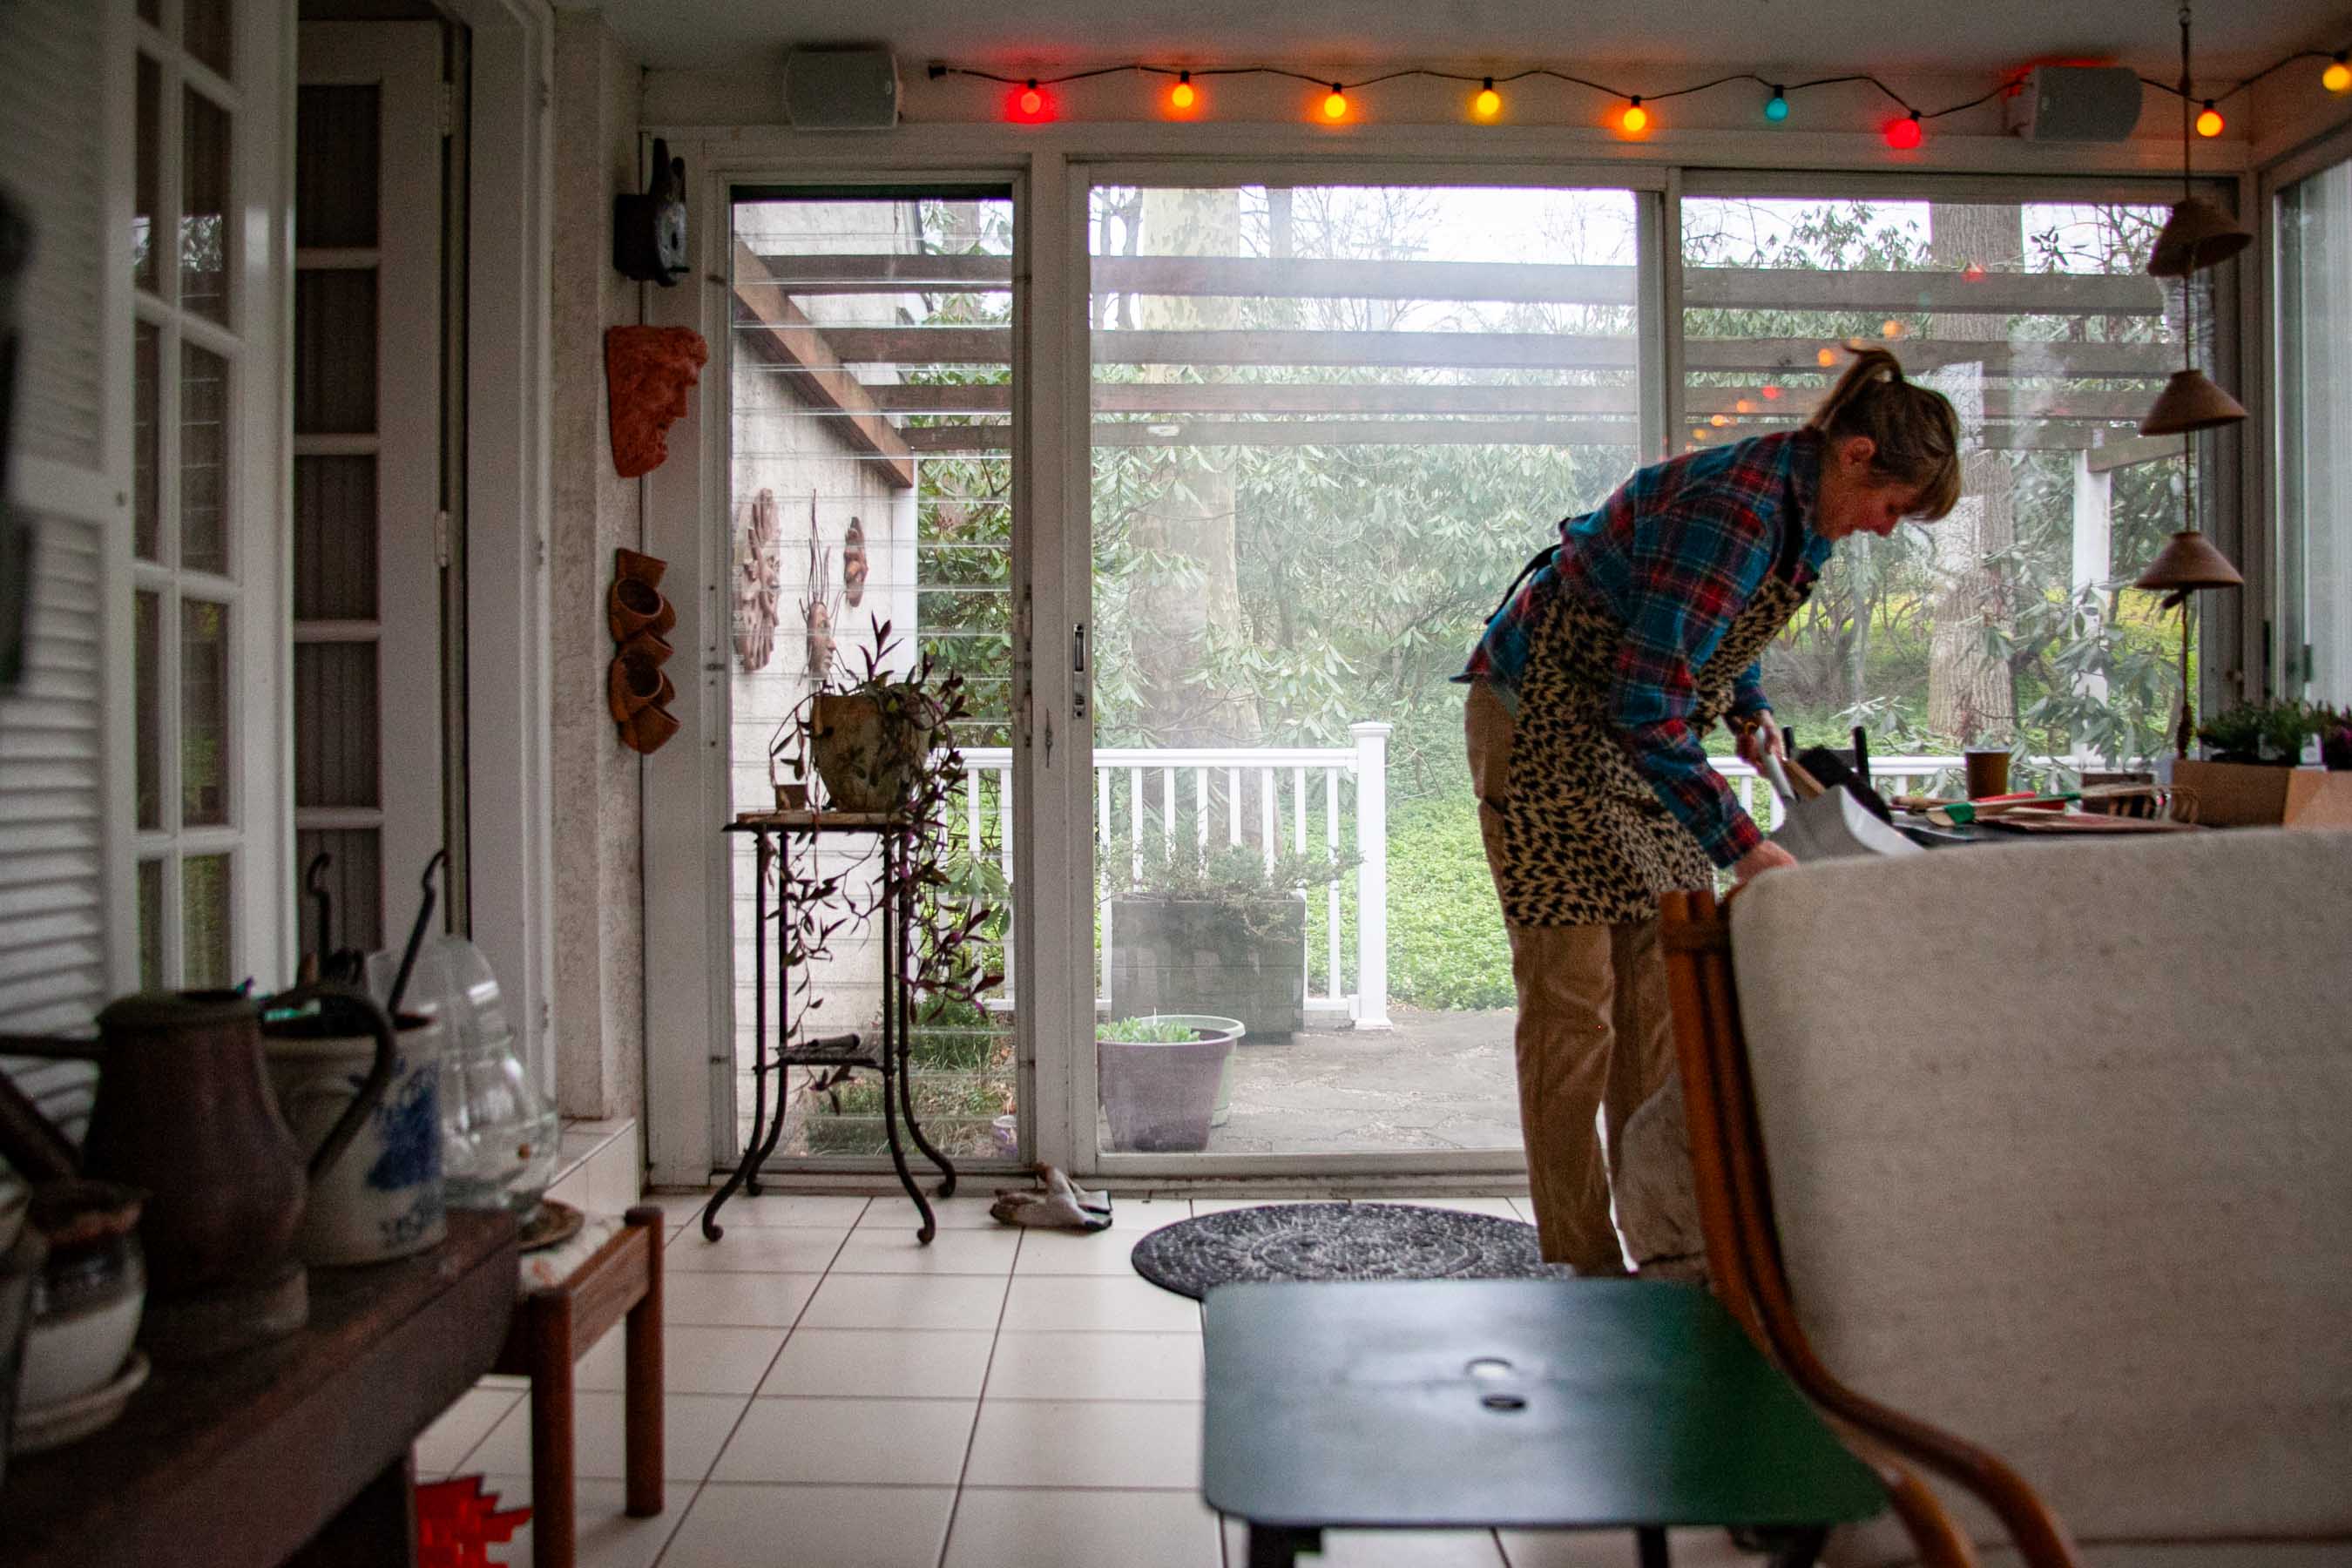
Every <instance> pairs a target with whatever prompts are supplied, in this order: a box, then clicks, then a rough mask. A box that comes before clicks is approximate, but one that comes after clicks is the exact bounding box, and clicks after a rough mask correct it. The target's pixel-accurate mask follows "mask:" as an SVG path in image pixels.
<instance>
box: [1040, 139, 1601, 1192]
mask: <svg viewBox="0 0 2352 1568" xmlns="http://www.w3.org/2000/svg"><path fill="white" fill-rule="evenodd" d="M1644 199H1645V198H1641V197H1638V196H1637V195H1635V194H1634V193H1632V192H1629V191H1623V190H1587V189H1575V190H1567V189H1497V188H1468V187H1459V186H1436V185H1423V184H1403V183H1400V184H1274V183H1257V182H1252V181H1245V180H1244V181H1234V182H1232V183H1217V184H1164V183H1152V182H1150V181H1139V182H1136V183H1113V182H1108V181H1106V182H1102V183H1097V184H1095V185H1094V186H1093V188H1092V190H1091V193H1090V199H1089V202H1088V206H1087V230H1088V233H1087V238H1088V246H1087V253H1088V258H1089V263H1090V274H1091V275H1090V278H1089V280H1088V281H1089V289H1090V298H1089V302H1088V323H1087V331H1088V336H1089V339H1090V342H1091V353H1090V358H1091V361H1092V365H1093V377H1092V386H1091V392H1090V397H1089V404H1090V409H1091V415H1090V429H1089V431H1088V434H1087V440H1088V443H1089V447H1090V451H1091V478H1092V496H1091V506H1090V518H1091V544H1092V554H1093V619H1092V626H1093V647H1092V649H1091V652H1090V655H1089V656H1088V663H1087V679H1090V681H1091V695H1092V702H1093V721H1094V744H1095V750H1094V781H1093V791H1092V795H1091V806H1092V820H1091V821H1090V822H1089V823H1088V824H1087V826H1086V828H1085V831H1087V832H1088V833H1089V834H1090V836H1091V837H1092V839H1093V848H1094V863H1095V868H1096V878H1097V886H1096V889H1095V893H1096V900H1095V909H1096V919H1095V951H1094V952H1093V954H1092V959H1093V971H1094V974H1095V977H1096V986H1095V993H1094V1000H1095V1014H1096V1018H1097V1026H1096V1030H1095V1033H1096V1035H1097V1041H1096V1043H1095V1044H1094V1046H1093V1049H1092V1056H1093V1066H1094V1068H1095V1069H1096V1079H1097V1091H1098V1092H1097V1097H1096V1098H1097V1103H1098V1105H1099V1108H1100V1113H1099V1116H1098V1118H1097V1126H1096V1127H1095V1128H1094V1129H1093V1130H1092V1136H1091V1137H1088V1136H1087V1131H1086V1130H1084V1129H1081V1140H1080V1141H1081V1142H1082V1144H1085V1145H1088V1146H1091V1147H1093V1148H1095V1149H1096V1150H1097V1152H1099V1154H1100V1155H1101V1156H1102V1157H1103V1158H1104V1159H1105V1161H1106V1163H1107V1164H1110V1165H1116V1164H1118V1163H1120V1162H1126V1163H1129V1165H1132V1164H1133V1163H1135V1162H1136V1161H1138V1160H1141V1159H1146V1158H1150V1157H1155V1156H1156V1157H1166V1156H1171V1155H1174V1156H1184V1155H1194V1156H1207V1157H1210V1158H1216V1157H1228V1160H1229V1161H1230V1158H1231V1157H1236V1156H1239V1157H1248V1156H1257V1157H1260V1158H1259V1160H1258V1161H1257V1162H1255V1163H1257V1164H1258V1165H1260V1166H1261V1167H1262V1166H1263V1164H1264V1163H1265V1158H1266V1157H1273V1158H1277V1159H1278V1158H1284V1157H1293V1158H1300V1157H1307V1156H1328V1155H1342V1156H1364V1155H1396V1156H1402V1157H1404V1158H1406V1159H1409V1160H1411V1161H1412V1162H1414V1163H1418V1164H1420V1165H1421V1166H1423V1167H1424V1168H1426V1167H1428V1166H1431V1165H1443V1164H1445V1163H1465V1161H1467V1162H1468V1163H1486V1164H1494V1163H1497V1162H1507V1161H1508V1160H1509V1159H1510V1158H1511V1157H1512V1156H1515V1155H1516V1153H1517V1150H1518V1148H1519V1128H1518V1107H1517V1088H1516V1079H1515V1074H1514V1068H1513V1061H1512V1050H1511V1035H1512V1023H1513V1010H1512V991H1511V983H1510V967H1509V957H1508V953H1507V948H1506V945H1505V941H1504V935H1503V927H1502V922H1501V921H1500V919H1499V917H1498V915H1497V912H1496V904H1495V895H1494V891H1493V889H1492V886H1491V884H1490V882H1489V880H1488V876H1487V870H1486V862H1485V859H1484V857H1483V853H1482V851H1481V848H1480V843H1479V834H1478V826H1477V818H1476V814H1475V803H1474V801H1473V798H1472V795H1471V793H1470V789H1469V783H1468V776H1467V769H1466V764H1465V758H1464V752H1463V742H1462V718H1461V711H1462V702H1461V688H1460V687H1458V686H1454V685H1452V684H1450V678H1451V677H1452V676H1453V675H1454V673H1455V672H1456V671H1457V670H1458V669H1459V668H1461V665H1462V662H1463V659H1464V657H1465V653H1466V652H1467V650H1468V648H1469V647H1470V644H1471V642H1472V640H1473V639H1474V637H1475V635H1476V633H1477V630H1478V628H1479V626H1480V625H1481V624H1482V622H1483V621H1484V619H1485V617H1486V614H1487V612H1488V610H1489V608H1490V607H1491V605H1492V604H1493V602H1494V600H1495V598H1496V595H1499V594H1500V593H1501V592H1502V591H1503V588H1504V586H1505V585H1506V584H1508V583H1509V582H1510V580H1511V578H1512V576H1513V575H1514V574H1515V573H1516V572H1517V570H1518V568H1519V566H1520V564H1521V563H1523V562H1524V561H1525V560H1526V559H1527V557H1528V555H1529V554H1530V553H1531V552H1534V551H1536V550H1537V549H1538V548H1540V547H1541V546H1542V545H1543V544H1544V543H1545V542H1548V541H1549V540H1550V539H1551V538H1552V537H1553V536H1554V529H1555V525H1556V523H1557V522H1558V521H1559V519H1560V518H1561V517H1562V516H1564V515H1566V514H1568V513H1570V512H1575V511H1580V510H1585V509H1587V508H1590V507H1591V506H1592V505H1594V504H1595V503H1597V502H1598V501H1600V500H1601V499H1602V498H1603V497H1604V496H1606V495H1607V494H1608V493H1609V491H1610V490H1611V489H1612V488H1613V487H1615V486H1616V485H1617V484H1618V483H1619V482H1620V481H1622V479H1624V478H1625V477H1626V475H1627V474H1628V473H1630V472H1631V471H1632V470H1633V468H1634V467H1635V466H1636V464H1637V462H1638V461H1639V453H1640V451H1641V449H1642V447H1643V418H1642V404H1643V397H1642V389H1643V375H1642V373H1643V353H1644V350H1643V342H1644V341H1645V338H1644V333H1643V309H1642V304H1641V300H1642V289H1641V268H1640V267H1639V266H1638V259H1639V253H1640V251H1641V248H1642V244H1641V239H1640V236H1641V233H1642V231H1643V221H1642V216H1643V215H1642V209H1641V203H1642V202H1643V200H1644ZM1080 1049H1081V1050H1082V1051H1083V1050H1085V1049H1086V1047H1085V1046H1084V1045H1083V1044H1082V1045H1081V1046H1080ZM1482 1156H1483V1159H1482V1158H1481V1157H1482ZM1175 1163H1176V1164H1177V1165H1178V1166H1180V1167H1181V1165H1182V1164H1183V1163H1184V1162H1183V1161H1182V1160H1181V1159H1180V1160H1178V1161H1176V1162H1175ZM1194 1163H1195V1165H1196V1167H1197V1166H1198V1162H1197V1161H1196V1162H1194ZM1244 1168H1246V1167H1244Z"/></svg>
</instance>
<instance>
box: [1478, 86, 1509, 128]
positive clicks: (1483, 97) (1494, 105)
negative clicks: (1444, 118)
mask: <svg viewBox="0 0 2352 1568" xmlns="http://www.w3.org/2000/svg"><path fill="white" fill-rule="evenodd" d="M1470 112H1471V113H1473V114H1475V115H1476V116H1477V117H1478V118H1479V119H1481V120H1492V119H1494V118H1495V116H1496V115H1497V114H1500V113H1502V112H1503V95H1502V94H1501V93H1499V92H1496V90H1495V89H1493V88H1491V87H1482V88H1480V89H1478V96H1477V97H1476V98H1474V99H1472V100H1470Z"/></svg>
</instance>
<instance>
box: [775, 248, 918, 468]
mask: <svg viewBox="0 0 2352 1568" xmlns="http://www.w3.org/2000/svg"><path fill="white" fill-rule="evenodd" d="M733 293H734V298H735V310H734V326H735V329H736V336H737V341H738V342H741V343H742V344H744V345H745V346H746V347H748V348H749V349H750V350H751V352H752V353H757V354H759V355H760V356H761V358H763V359H765V360H767V361H768V362H769V363H772V364H775V365H777V366H780V367H781V368H782V371H783V374H784V379H785V381H786V382H787V383H788V384H790V385H791V387H792V389H793V392H794V393H795V394H796V395H799V397H800V398H801V400H802V401H803V402H804V403H807V404H810V405H814V406H815V407H816V408H818V409H821V410H826V411H829V412H831V413H834V414H836V415H839V416H841V417H840V419H839V420H838V422H837V423H835V425H834V426H832V427H833V428H835V430H836V431H837V432H838V433H839V434H840V435H841V436H843V437H845V439H846V440H847V441H848V443H849V444H850V445H851V446H852V447H856V448H857V449H858V450H860V451H862V452H865V453H867V454H868V455H870V456H871V457H873V458H876V459H877V461H878V466H879V468H880V469H881V472H882V476H883V478H884V479H887V481H888V482H889V483H891V484H892V485H894V486H896V487H897V488H898V489H902V490H904V489H914V488H915V455H914V453H913V451H912V450H911V449H909V448H908V445H907V442H906V440H905V438H904V437H902V436H900V435H899V433H898V428H897V426H893V425H892V424H891V423H890V421H889V420H888V419H887V417H885V416H884V415H883V412H882V410H881V409H880V408H878V407H877V406H876V405H875V403H874V399H873V398H871V397H870V396H868V395H866V388H865V387H864V386H863V385H862V384H859V382H858V380H857V378H856V376H855V375H852V374H850V373H849V372H848V370H846V369H845V368H844V366H843V365H842V363H841V361H840V359H839V358H838V357H837V353H838V350H837V348H836V346H835V344H834V343H832V342H828V341H827V336H826V334H825V333H824V331H820V330H819V329H818V327H817V325H816V323H814V321H810V320H809V319H808V317H807V316H806V315H805V314H803V312H802V310H801V309H800V307H799V306H797V305H795V304H793V302H792V300H790V299H789V298H788V297H787V296H786V295H785V293H784V290H783V289H779V288H776V287H774V280H773V279H772V278H771V277H770V276H769V275H768V270H767V265H766V263H764V262H762V261H761V259H760V258H759V257H758V256H756V255H754V254H753V253H752V251H751V247H749V246H746V245H745V244H744V243H743V242H742V241H741V240H740V239H738V240H736V241H735V287H734V289H733Z"/></svg>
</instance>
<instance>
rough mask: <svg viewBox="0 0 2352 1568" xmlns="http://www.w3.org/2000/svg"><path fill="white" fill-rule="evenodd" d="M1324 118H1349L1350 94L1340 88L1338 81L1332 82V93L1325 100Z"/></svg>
mask: <svg viewBox="0 0 2352 1568" xmlns="http://www.w3.org/2000/svg"><path fill="white" fill-rule="evenodd" d="M1323 118H1324V119H1326V120H1345V119H1347V118H1348V95H1347V94H1346V93H1344V92H1341V91H1340V90H1339V83H1338V82H1333V83H1332V84H1331V91H1330V94H1329V95H1328V97H1326V98H1325V99H1324V100H1323Z"/></svg>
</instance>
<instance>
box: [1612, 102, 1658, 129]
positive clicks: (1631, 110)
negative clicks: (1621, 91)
mask: <svg viewBox="0 0 2352 1568" xmlns="http://www.w3.org/2000/svg"><path fill="white" fill-rule="evenodd" d="M1617 123H1618V124H1620V125H1622V126H1623V127H1624V128H1625V134H1626V135H1628V136H1639V135H1640V134H1641V133H1642V132H1644V131H1647V130H1648V129H1649V128H1650V111H1649V110H1646V109H1644V108H1643V107H1642V106H1641V105H1640V104H1638V103H1629V104H1627V105H1626V106H1625V112H1624V115H1623V116H1622V118H1621V119H1620V120H1619V121H1617Z"/></svg>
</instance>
